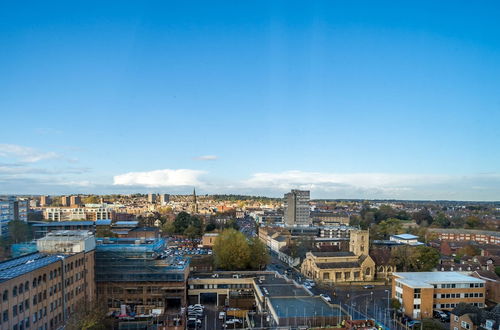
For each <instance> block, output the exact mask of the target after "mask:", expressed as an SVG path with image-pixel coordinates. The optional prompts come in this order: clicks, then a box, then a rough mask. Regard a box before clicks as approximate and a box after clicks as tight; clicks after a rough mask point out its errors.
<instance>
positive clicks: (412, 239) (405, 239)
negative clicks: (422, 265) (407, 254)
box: [389, 234, 424, 245]
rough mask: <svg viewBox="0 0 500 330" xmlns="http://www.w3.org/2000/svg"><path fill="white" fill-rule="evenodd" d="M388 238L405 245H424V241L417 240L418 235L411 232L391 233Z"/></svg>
mask: <svg viewBox="0 0 500 330" xmlns="http://www.w3.org/2000/svg"><path fill="white" fill-rule="evenodd" d="M389 240H390V241H393V242H396V243H400V244H405V245H424V243H422V242H419V241H418V236H415V235H411V234H398V235H391V236H390V237H389Z"/></svg>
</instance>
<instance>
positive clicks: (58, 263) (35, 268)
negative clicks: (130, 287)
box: [0, 232, 95, 330]
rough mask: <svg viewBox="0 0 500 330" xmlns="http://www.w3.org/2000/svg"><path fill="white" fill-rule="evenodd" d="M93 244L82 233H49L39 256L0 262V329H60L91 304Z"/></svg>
mask: <svg viewBox="0 0 500 330" xmlns="http://www.w3.org/2000/svg"><path fill="white" fill-rule="evenodd" d="M56 242H57V243H56ZM82 242H83V243H82ZM92 242H95V241H93V236H91V235H90V234H88V233H87V232H73V233H67V232H65V233H54V235H51V236H49V237H47V238H46V239H45V240H44V241H43V242H42V243H41V245H40V247H41V250H42V251H39V252H36V253H31V254H28V255H25V256H22V257H19V258H15V259H10V260H7V261H4V262H2V263H0V293H1V294H2V299H1V304H0V308H1V311H2V315H1V328H2V329H19V330H20V329H60V328H62V327H63V326H64V324H65V322H66V321H67V320H68V319H69V317H70V316H71V313H73V312H74V311H75V310H76V309H77V308H78V306H80V305H82V304H85V303H88V302H90V301H92V300H93V299H94V296H93V294H94V292H95V289H94V255H93V253H94V251H93V246H94V244H92ZM60 244H62V245H63V246H64V247H65V248H64V249H63V250H64V251H63V250H60V249H59V248H58V246H59V245H60ZM72 245H77V246H80V248H77V249H72V248H70V246H72Z"/></svg>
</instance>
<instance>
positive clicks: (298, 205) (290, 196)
mask: <svg viewBox="0 0 500 330" xmlns="http://www.w3.org/2000/svg"><path fill="white" fill-rule="evenodd" d="M309 200H310V192H309V191H308V190H296V189H293V190H292V191H291V192H289V193H287V194H285V197H284V206H285V212H284V220H285V221H284V222H285V225H286V226H296V225H299V226H305V225H309V224H310V223H311V219H310V217H309V215H310V207H309Z"/></svg>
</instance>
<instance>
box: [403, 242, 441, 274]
mask: <svg viewBox="0 0 500 330" xmlns="http://www.w3.org/2000/svg"><path fill="white" fill-rule="evenodd" d="M439 258H440V254H439V252H438V251H437V250H436V249H434V248H432V247H430V246H422V245H421V246H417V247H416V248H415V249H414V251H413V253H412V254H411V256H410V264H411V266H412V268H413V271H416V272H427V271H430V270H432V269H433V268H434V267H436V265H437V264H438V262H439Z"/></svg>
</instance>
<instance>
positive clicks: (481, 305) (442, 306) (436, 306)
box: [432, 303, 484, 309]
mask: <svg viewBox="0 0 500 330" xmlns="http://www.w3.org/2000/svg"><path fill="white" fill-rule="evenodd" d="M472 305H474V306H477V307H484V304H483V303H472ZM457 306H458V303H455V304H434V305H432V307H433V308H435V309H436V308H437V309H439V308H455V307H457Z"/></svg>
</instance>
